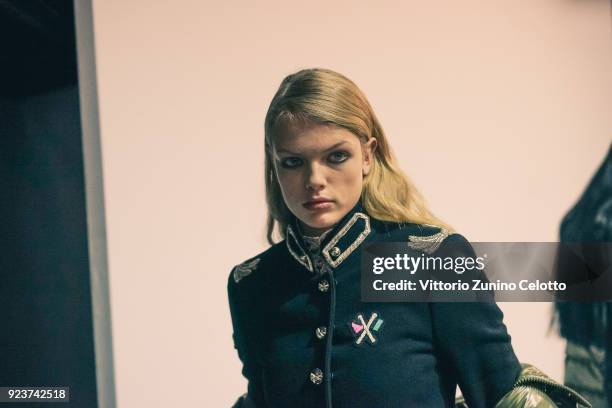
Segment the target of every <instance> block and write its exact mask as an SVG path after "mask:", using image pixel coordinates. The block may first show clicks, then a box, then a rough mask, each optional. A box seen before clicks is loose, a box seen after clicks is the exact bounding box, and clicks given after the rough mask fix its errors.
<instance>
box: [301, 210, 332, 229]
mask: <svg viewBox="0 0 612 408" xmlns="http://www.w3.org/2000/svg"><path fill="white" fill-rule="evenodd" d="M340 218H342V217H339V216H338V214H337V213H336V212H335V211H333V212H329V213H324V214H318V215H310V216H309V217H306V219H305V220H302V222H304V223H305V224H307V225H308V226H309V227H311V228H317V229H322V228H331V227H333V226H334V224H336V223H337V222H338V221H340Z"/></svg>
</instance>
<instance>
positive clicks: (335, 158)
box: [329, 150, 351, 164]
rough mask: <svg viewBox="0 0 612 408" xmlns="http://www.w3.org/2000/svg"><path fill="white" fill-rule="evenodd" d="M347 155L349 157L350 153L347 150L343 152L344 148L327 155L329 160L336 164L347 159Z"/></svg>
mask: <svg viewBox="0 0 612 408" xmlns="http://www.w3.org/2000/svg"><path fill="white" fill-rule="evenodd" d="M349 157H351V155H350V154H349V153H348V152H345V151H344V150H339V151H337V152H333V153H332V154H330V155H329V161H330V162H332V163H335V164H338V163H342V162H344V161H346V159H348V158H349Z"/></svg>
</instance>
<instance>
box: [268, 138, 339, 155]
mask: <svg viewBox="0 0 612 408" xmlns="http://www.w3.org/2000/svg"><path fill="white" fill-rule="evenodd" d="M345 143H348V142H347V141H346V140H343V141H341V142H339V143H336V144H335V145H333V146H331V147H328V148H327V149H325V150H323V152H329V151H330V150H334V149H335V148H337V147H339V146H341V145H343V144H345ZM277 152H278V153H281V152H282V153H289V154H294V155H298V153H294V152H292V151H291V150H287V149H278V150H277Z"/></svg>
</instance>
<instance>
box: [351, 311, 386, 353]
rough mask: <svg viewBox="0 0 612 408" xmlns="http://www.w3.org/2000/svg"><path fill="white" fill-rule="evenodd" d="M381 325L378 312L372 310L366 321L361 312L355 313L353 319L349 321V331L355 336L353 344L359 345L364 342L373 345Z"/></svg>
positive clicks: (381, 321)
mask: <svg viewBox="0 0 612 408" xmlns="http://www.w3.org/2000/svg"><path fill="white" fill-rule="evenodd" d="M382 325H383V319H381V318H380V316H379V314H378V313H376V312H372V314H371V315H370V317H369V318H368V320H367V321H366V320H365V318H364V317H363V314H362V313H357V316H356V317H355V319H354V320H353V321H352V322H350V323H349V326H350V331H351V333H352V334H353V337H355V343H354V344H355V345H356V346H361V345H362V344H363V343H364V342H365V343H369V344H370V345H375V344H376V343H377V342H378V339H377V336H378V335H379V334H380V330H381V328H382Z"/></svg>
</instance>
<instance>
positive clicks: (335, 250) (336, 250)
mask: <svg viewBox="0 0 612 408" xmlns="http://www.w3.org/2000/svg"><path fill="white" fill-rule="evenodd" d="M330 254H331V256H333V257H337V256H338V255H340V248H338V247H333V248H332V250H331V251H330Z"/></svg>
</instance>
